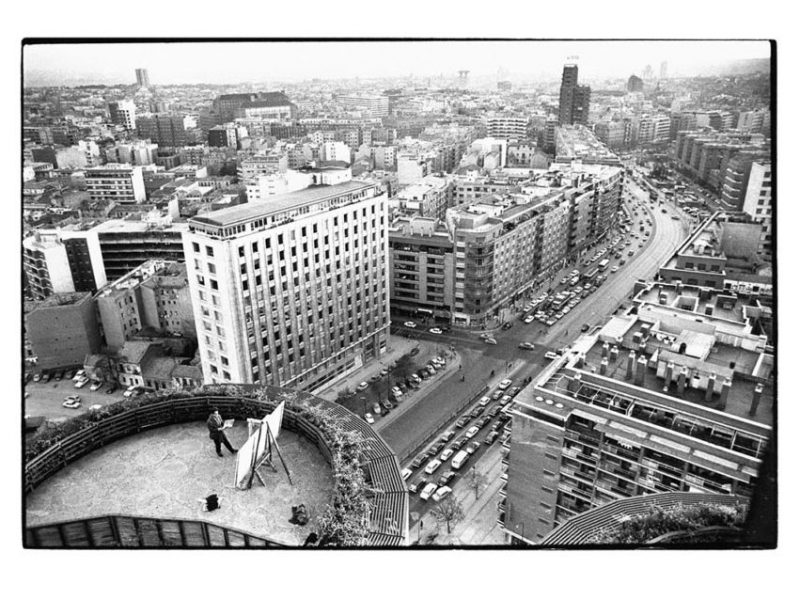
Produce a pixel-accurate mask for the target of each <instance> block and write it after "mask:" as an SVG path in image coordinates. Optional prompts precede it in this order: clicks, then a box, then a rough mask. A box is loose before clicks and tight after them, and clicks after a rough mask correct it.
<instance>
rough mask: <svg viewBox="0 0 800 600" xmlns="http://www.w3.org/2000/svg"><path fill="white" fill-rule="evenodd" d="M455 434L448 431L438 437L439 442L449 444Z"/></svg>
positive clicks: (450, 430)
mask: <svg viewBox="0 0 800 600" xmlns="http://www.w3.org/2000/svg"><path fill="white" fill-rule="evenodd" d="M455 434H456V432H455V431H453V430H452V429H448V430H447V431H445V432H444V433H443V434H442V437H440V438H439V440H440V441H442V442H449V441H450V440H451V439H453V436H455Z"/></svg>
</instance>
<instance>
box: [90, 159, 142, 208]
mask: <svg viewBox="0 0 800 600" xmlns="http://www.w3.org/2000/svg"><path fill="white" fill-rule="evenodd" d="M86 189H87V191H88V192H89V197H90V198H91V199H92V200H110V201H113V202H116V203H117V204H134V203H142V202H144V201H145V199H146V194H145V189H144V179H143V178H142V168H141V167H138V166H135V167H134V166H131V165H128V164H108V165H105V166H103V167H94V168H91V169H86Z"/></svg>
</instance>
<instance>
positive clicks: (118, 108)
mask: <svg viewBox="0 0 800 600" xmlns="http://www.w3.org/2000/svg"><path fill="white" fill-rule="evenodd" d="M108 113H109V116H110V117H111V122H112V123H116V124H117V125H122V126H123V127H124V128H125V129H127V130H129V131H131V130H133V129H136V105H135V104H134V103H133V101H132V100H120V101H119V102H109V104H108Z"/></svg>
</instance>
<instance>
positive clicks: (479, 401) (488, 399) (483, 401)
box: [478, 396, 492, 406]
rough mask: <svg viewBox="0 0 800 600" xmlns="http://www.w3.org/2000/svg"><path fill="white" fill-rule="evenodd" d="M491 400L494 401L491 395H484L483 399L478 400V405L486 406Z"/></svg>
mask: <svg viewBox="0 0 800 600" xmlns="http://www.w3.org/2000/svg"><path fill="white" fill-rule="evenodd" d="M491 401H492V399H491V398H490V397H489V396H482V397H481V399H480V400H478V405H480V406H486V405H487V404H489V402H491Z"/></svg>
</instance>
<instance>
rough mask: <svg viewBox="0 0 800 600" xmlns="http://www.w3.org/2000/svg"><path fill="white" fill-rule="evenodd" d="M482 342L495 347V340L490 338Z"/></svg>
mask: <svg viewBox="0 0 800 600" xmlns="http://www.w3.org/2000/svg"><path fill="white" fill-rule="evenodd" d="M483 341H484V342H486V343H487V344H492V345H493V346H496V345H497V340H496V339H494V338H492V337H488V338H484V340H483Z"/></svg>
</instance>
